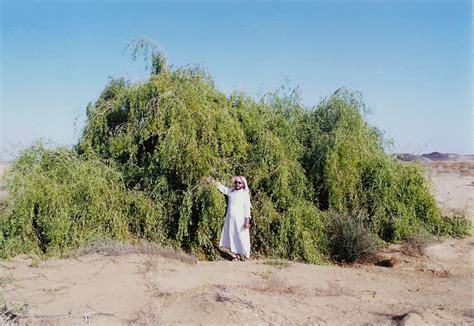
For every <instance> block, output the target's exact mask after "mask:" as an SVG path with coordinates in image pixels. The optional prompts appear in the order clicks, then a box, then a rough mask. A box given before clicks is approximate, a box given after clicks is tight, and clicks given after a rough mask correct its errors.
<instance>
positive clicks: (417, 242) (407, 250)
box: [400, 234, 432, 257]
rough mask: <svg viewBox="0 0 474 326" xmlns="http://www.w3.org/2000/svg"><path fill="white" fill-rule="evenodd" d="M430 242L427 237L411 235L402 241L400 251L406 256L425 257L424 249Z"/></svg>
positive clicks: (429, 238)
mask: <svg viewBox="0 0 474 326" xmlns="http://www.w3.org/2000/svg"><path fill="white" fill-rule="evenodd" d="M431 241H432V238H431V237H429V235H425V234H416V235H412V236H410V237H408V238H406V239H405V240H404V241H403V243H402V245H401V247H400V251H401V252H402V253H403V254H404V255H406V256H412V257H421V256H424V255H425V249H426V247H427V246H428V244H429V243H430V242H431Z"/></svg>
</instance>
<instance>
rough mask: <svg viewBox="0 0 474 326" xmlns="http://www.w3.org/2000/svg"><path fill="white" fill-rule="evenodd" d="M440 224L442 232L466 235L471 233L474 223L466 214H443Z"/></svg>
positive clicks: (450, 234) (455, 235)
mask: <svg viewBox="0 0 474 326" xmlns="http://www.w3.org/2000/svg"><path fill="white" fill-rule="evenodd" d="M441 221H442V223H441V225H440V234H442V235H446V236H450V237H465V236H468V235H469V234H471V229H472V223H471V220H470V219H469V218H468V217H467V216H466V214H458V215H454V216H452V217H450V216H443V217H442V220H441Z"/></svg>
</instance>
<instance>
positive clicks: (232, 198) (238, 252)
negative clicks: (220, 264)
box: [208, 176, 252, 260]
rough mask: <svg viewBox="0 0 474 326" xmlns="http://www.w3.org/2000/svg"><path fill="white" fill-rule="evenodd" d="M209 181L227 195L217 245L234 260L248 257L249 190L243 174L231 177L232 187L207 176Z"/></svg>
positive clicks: (250, 206)
mask: <svg viewBox="0 0 474 326" xmlns="http://www.w3.org/2000/svg"><path fill="white" fill-rule="evenodd" d="M208 182H209V183H213V184H214V185H216V186H217V189H219V191H220V192H222V193H223V194H224V195H226V196H227V198H228V201H227V213H226V216H225V221H224V227H223V228H222V234H221V241H220V243H219V246H220V247H221V248H223V249H226V250H228V251H230V253H231V255H232V256H233V257H234V260H245V259H246V258H250V235H249V227H250V219H251V215H250V209H251V208H252V205H251V204H250V191H249V187H248V185H247V180H246V179H245V177H243V176H235V177H233V178H232V183H233V185H234V187H233V188H228V187H226V186H224V185H223V184H221V183H220V182H217V181H215V180H214V179H213V178H212V177H209V178H208Z"/></svg>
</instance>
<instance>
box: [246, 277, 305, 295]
mask: <svg viewBox="0 0 474 326" xmlns="http://www.w3.org/2000/svg"><path fill="white" fill-rule="evenodd" d="M250 289H251V290H254V291H257V292H261V293H272V294H286V295H298V296H304V295H305V294H306V293H307V291H306V290H305V289H303V288H302V287H300V286H297V285H290V284H288V282H286V281H285V280H282V279H279V278H277V277H275V276H273V277H269V278H268V279H267V280H266V281H265V282H261V281H260V282H254V283H253V284H252V285H251V286H250Z"/></svg>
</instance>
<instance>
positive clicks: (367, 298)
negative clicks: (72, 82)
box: [0, 162, 474, 325]
mask: <svg viewBox="0 0 474 326" xmlns="http://www.w3.org/2000/svg"><path fill="white" fill-rule="evenodd" d="M453 164H454V165H453ZM456 164H457V163H456ZM469 164H471V163H468V164H467V165H466V166H463V167H461V168H460V167H459V165H455V163H453V162H451V163H450V162H446V164H444V165H442V164H441V165H440V164H439V162H436V163H433V164H428V165H427V167H426V168H427V174H428V175H429V176H430V178H431V180H432V187H433V193H434V194H435V196H436V198H437V200H438V203H439V204H440V206H441V207H442V209H443V211H444V212H445V213H448V214H457V213H459V212H462V211H465V212H467V213H468V214H469V216H470V218H471V219H472V220H473V221H474V198H473V196H474V195H473V193H474V191H473V190H474V165H473V166H472V168H471V165H469ZM473 247H474V237H469V238H466V239H450V240H446V241H443V242H436V243H432V244H431V245H429V246H428V247H427V248H426V250H425V254H424V255H423V256H419V257H413V256H409V255H406V254H404V251H403V250H402V247H401V246H400V245H392V246H390V247H389V248H387V249H386V250H384V252H383V253H382V255H383V256H384V257H386V258H387V259H391V261H393V262H395V265H394V266H393V267H391V268H388V267H381V266H376V265H353V266H347V267H341V266H334V265H327V266H316V265H308V264H302V263H294V262H285V261H272V260H252V261H247V262H229V261H215V262H206V261H199V262H194V261H193V260H191V259H176V258H179V257H172V255H171V257H167V258H166V257H164V256H163V255H160V254H156V253H149V254H136V253H132V254H122V255H98V254H90V255H86V256H80V257H77V258H70V259H63V260H56V259H54V260H46V261H41V262H40V261H36V260H32V259H31V258H29V257H25V256H23V257H16V258H14V259H12V260H10V261H0V288H1V291H2V294H3V298H4V301H5V302H6V304H7V307H8V309H9V311H12V312H16V313H17V314H18V315H20V316H19V317H18V318H16V322H18V323H20V324H33V325H35V324H41V325H64V324H67V325H83V324H87V323H90V324H93V325H105V324H114V325H115V324H124V325H127V324H131V325H155V324H206V325H208V324H260V325H266V324H307V325H314V324H320V325H326V324H327V325H440V324H441V325H450V324H456V325H462V324H466V325H467V324H472V325H474V304H473V271H474V270H473V262H474V257H473V250H472V249H473ZM6 313H7V311H4V314H6Z"/></svg>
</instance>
